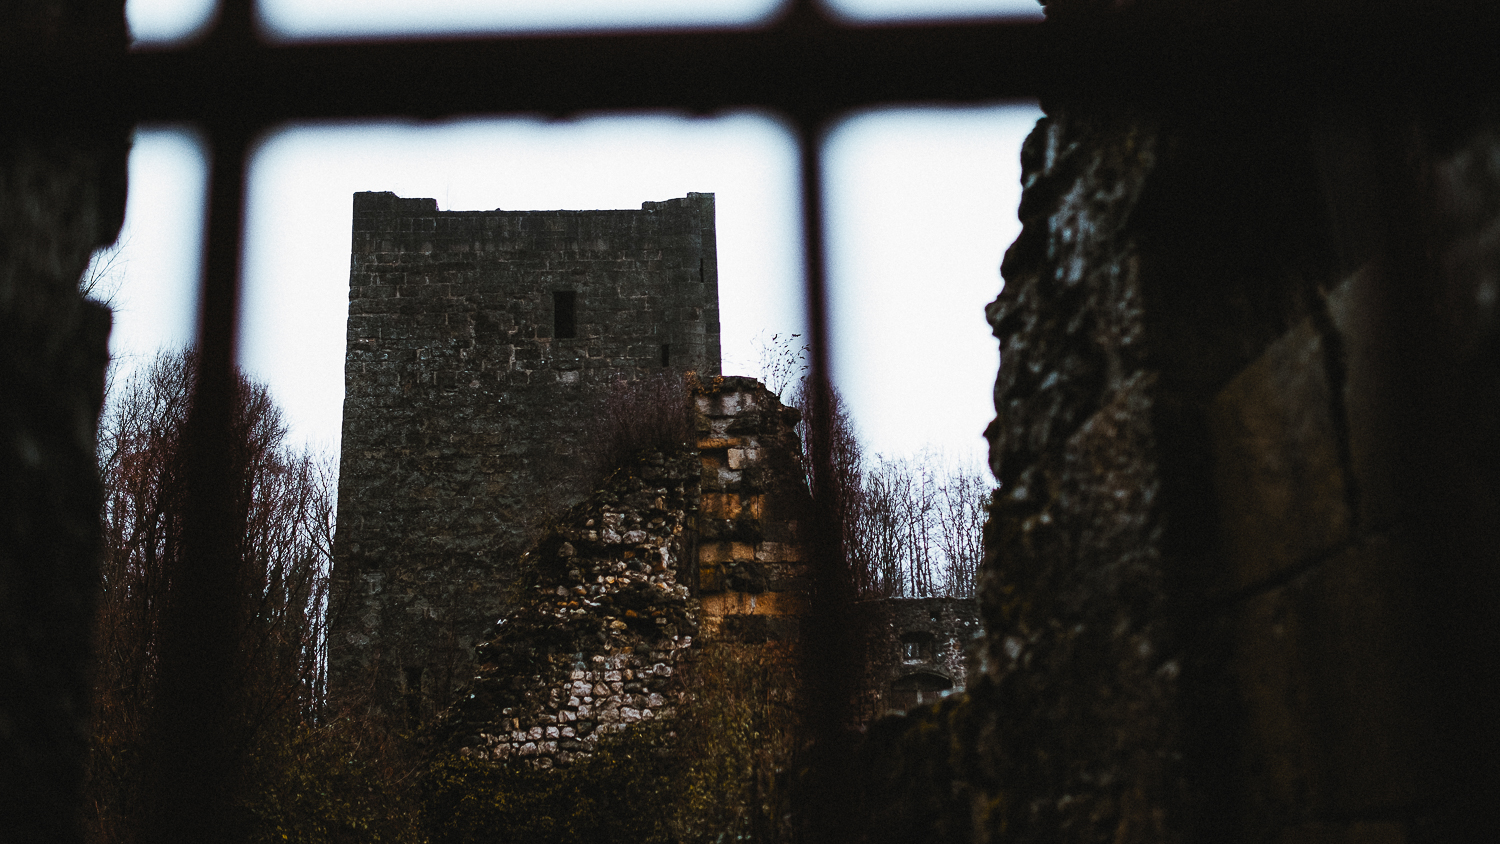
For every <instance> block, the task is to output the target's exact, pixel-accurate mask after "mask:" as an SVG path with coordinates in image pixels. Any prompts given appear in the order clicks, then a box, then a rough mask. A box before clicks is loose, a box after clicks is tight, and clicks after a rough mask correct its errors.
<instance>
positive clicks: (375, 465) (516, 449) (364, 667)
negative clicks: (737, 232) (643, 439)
mask: <svg viewBox="0 0 1500 844" xmlns="http://www.w3.org/2000/svg"><path fill="white" fill-rule="evenodd" d="M349 290H350V302H349V325H348V354H347V358H346V363H345V385H346V394H345V399H344V427H343V453H342V459H341V464H340V476H339V513H338V525H339V531H338V537H337V541H336V543H335V551H334V557H335V562H334V595H333V605H332V608H331V609H332V619H333V620H332V622H331V624H332V633H331V636H330V641H329V666H330V678H331V683H332V685H333V688H334V691H335V694H336V695H340V696H347V695H350V694H358V695H361V696H363V697H364V698H366V699H368V700H369V701H370V702H371V703H372V704H374V705H375V706H376V707H377V708H386V709H389V708H391V707H394V706H396V703H397V702H398V701H401V702H402V703H401V704H400V706H401V707H405V701H408V700H410V696H411V695H413V694H415V695H417V696H418V697H419V698H420V699H421V700H422V701H423V703H422V705H421V706H420V707H419V709H420V713H422V714H426V713H430V712H431V711H433V707H434V706H436V705H439V704H441V703H442V702H444V701H446V700H447V698H448V695H449V693H450V690H451V689H452V688H453V687H454V686H455V685H456V684H457V683H458V682H461V681H462V680H463V679H464V678H465V677H466V676H468V674H469V673H470V671H469V668H468V666H469V665H470V663H471V662H472V659H473V646H474V644H475V642H476V641H477V639H478V638H479V637H480V636H481V635H482V634H483V632H484V630H485V629H487V627H488V626H489V625H490V624H493V623H494V621H495V620H496V619H497V618H500V617H501V616H503V615H504V614H505V612H506V610H507V607H508V605H507V598H506V596H507V595H508V594H509V586H510V585H511V583H512V580H513V577H514V569H515V565H514V561H515V560H516V559H517V558H518V557H519V556H520V554H521V552H522V551H523V550H524V549H525V547H526V543H527V541H528V540H529V539H530V538H532V537H533V535H534V532H535V529H536V525H537V524H538V523H539V521H540V520H541V519H542V518H543V517H544V516H545V515H546V514H549V513H554V512H557V511H559V510H562V509H565V508H566V507H568V506H570V505H573V504H575V503H577V502H578V501H579V500H581V498H582V496H583V493H584V492H585V491H586V489H585V486H584V485H585V484H586V483H587V477H588V476H589V475H590V473H591V472H594V471H597V469H598V468H599V467H594V466H591V465H590V459H589V448H588V443H589V442H590V441H591V439H592V437H593V436H594V434H593V430H594V428H595V427H596V423H597V420H598V418H599V416H600V414H601V413H604V412H606V411H605V410H604V409H603V408H602V407H601V406H600V404H601V401H602V396H603V392H604V388H605V387H606V386H607V385H608V384H610V383H613V382H615V381H618V380H621V379H628V378H634V377H638V376H641V375H644V374H648V373H651V372H658V371H662V370H663V369H667V370H676V371H688V370H692V371H697V372H703V373H707V374H714V373H717V372H718V370H719V328H718V324H719V323H718V292H717V291H718V287H717V255H716V249H715V241H714V204H713V195H712V194H689V195H688V196H687V197H685V198H682V199H674V200H668V201H664V202H647V203H644V204H643V206H642V208H641V210H639V211H630V210H619V211H439V210H438V208H437V203H436V202H435V201H434V200H432V199H406V198H402V197H398V196H396V195H394V194H391V193H359V194H355V197H354V216H353V240H352V257H351V266H350V277H349Z"/></svg>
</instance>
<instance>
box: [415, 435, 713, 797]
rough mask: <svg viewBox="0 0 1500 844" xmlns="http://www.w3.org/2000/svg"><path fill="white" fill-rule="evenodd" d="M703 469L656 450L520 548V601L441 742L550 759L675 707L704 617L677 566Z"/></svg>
mask: <svg viewBox="0 0 1500 844" xmlns="http://www.w3.org/2000/svg"><path fill="white" fill-rule="evenodd" d="M699 473H700V466H699V462H698V458H697V455H696V454H695V453H692V452H686V453H678V454H671V455H663V454H660V453H657V454H653V455H650V456H648V457H646V458H644V459H643V460H641V461H640V462H639V463H638V464H636V465H634V466H630V467H627V468H622V469H620V470H619V471H617V472H615V473H614V474H613V475H612V476H610V478H609V479H608V480H606V481H605V483H604V485H603V487H602V489H600V490H599V491H597V492H595V493H594V494H593V495H592V496H591V497H590V498H589V500H588V501H586V502H584V503H583V504H580V505H578V506H577V507H574V508H572V509H571V510H569V511H568V512H567V513H566V514H564V515H563V516H562V517H561V518H559V519H557V520H556V522H555V525H556V526H555V527H554V528H553V529H552V530H550V531H549V532H548V533H547V535H546V537H545V538H543V539H542V540H541V541H540V542H539V543H538V544H537V545H536V546H534V547H533V548H532V550H531V551H529V552H528V553H527V554H526V555H525V556H524V557H523V558H522V560H521V577H520V585H519V587H518V594H517V595H516V597H515V599H514V602H513V606H514V607H515V609H514V610H513V611H512V612H511V613H509V614H507V616H506V617H505V618H504V619H501V620H500V622H499V623H498V624H497V625H496V626H495V627H494V628H493V630H492V632H491V635H490V636H489V637H488V638H487V640H486V641H485V642H484V643H483V644H481V645H480V646H479V647H478V648H477V649H476V650H477V653H478V657H479V662H478V671H477V673H476V675H475V676H474V678H473V680H472V681H471V682H470V683H469V684H467V685H466V686H465V687H464V688H463V689H462V691H461V694H460V699H459V701H458V702H457V703H456V704H455V705H454V706H453V707H452V708H451V709H450V710H449V711H448V712H447V713H446V714H445V715H444V718H443V719H442V721H441V722H440V723H439V725H438V726H437V727H436V728H435V734H436V735H438V736H439V737H440V738H439V741H440V744H441V745H442V746H444V747H445V748H447V749H450V750H458V751H459V752H460V753H463V754H465V755H473V756H477V757H479V758H482V759H490V760H495V761H501V760H506V759H510V758H512V757H518V758H521V759H524V760H526V761H528V762H530V763H531V764H533V765H536V766H538V767H543V768H547V767H552V766H554V765H566V764H569V763H570V762H572V761H573V760H574V759H575V758H576V757H577V756H578V755H579V754H586V753H588V752H589V750H590V748H592V747H593V746H594V744H595V743H597V742H598V740H599V739H600V737H601V736H603V735H605V734H607V733H609V732H611V731H619V730H623V729H625V728H626V727H627V726H628V725H630V724H632V723H636V722H639V721H650V720H652V719H654V718H661V717H666V716H670V715H671V714H672V706H673V704H674V703H675V701H676V698H677V695H678V691H677V687H678V682H677V674H678V670H679V667H680V663H681V661H682V657H683V652H684V651H685V650H686V649H687V648H689V647H690V646H691V645H692V644H693V637H694V636H695V635H696V633H697V627H698V617H697V606H696V603H697V602H696V601H695V600H693V599H692V597H691V595H690V590H689V587H688V585H687V584H685V583H683V582H681V581H680V580H679V579H678V571H679V564H680V563H681V561H682V560H683V559H684V557H685V556H686V555H688V554H689V552H690V550H691V549H690V543H691V541H692V533H691V526H692V523H693V520H694V517H695V516H696V513H697V510H698V499H699V487H698V479H699ZM688 570H689V571H691V568H690V567H689V569H688Z"/></svg>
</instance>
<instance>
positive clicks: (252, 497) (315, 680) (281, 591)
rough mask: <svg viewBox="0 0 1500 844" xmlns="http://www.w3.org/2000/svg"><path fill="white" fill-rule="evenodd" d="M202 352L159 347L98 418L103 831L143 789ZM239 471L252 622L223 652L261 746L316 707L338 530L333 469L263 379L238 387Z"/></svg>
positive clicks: (241, 726) (121, 819) (96, 743)
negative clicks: (293, 435) (187, 428)
mask: <svg viewBox="0 0 1500 844" xmlns="http://www.w3.org/2000/svg"><path fill="white" fill-rule="evenodd" d="M196 366H197V361H196V357H195V355H194V354H193V353H192V352H176V353H169V352H162V353H159V354H158V355H157V357H156V359H155V360H154V361H153V362H152V363H151V364H150V365H149V366H147V367H145V368H144V369H143V370H142V371H140V372H138V373H136V374H135V375H134V376H133V377H131V378H130V379H128V380H127V381H126V382H125V384H124V385H123V386H122V387H120V388H119V389H117V390H116V391H115V394H114V395H111V396H109V398H108V402H107V406H106V411H105V415H104V418H103V420H102V423H101V425H100V434H99V461H100V470H101V474H102V476H103V480H104V486H105V500H104V505H103V522H104V530H105V551H104V559H103V561H102V574H103V576H102V579H101V584H100V586H101V590H102V594H101V596H100V602H99V614H98V621H97V626H96V630H95V655H96V657H95V659H96V665H95V673H94V700H95V710H94V713H93V732H92V742H91V747H90V760H89V771H88V789H89V793H90V797H91V800H92V803H93V806H94V812H93V816H92V817H90V818H89V819H88V821H89V824H88V825H89V831H90V837H91V838H92V839H93V840H94V841H99V842H105V841H120V840H129V838H130V837H131V833H130V828H131V826H132V818H133V817H134V815H135V813H136V812H138V811H139V808H140V805H141V804H140V802H139V801H140V799H141V797H142V795H140V794H138V793H137V792H136V790H135V789H136V782H137V781H138V780H139V779H140V778H141V774H142V771H143V767H142V766H143V765H148V764H150V761H149V758H150V748H149V747H147V746H145V736H146V735H147V732H146V719H147V714H148V713H149V712H150V711H151V706H152V697H153V694H154V691H155V689H156V679H157V674H156V672H157V666H158V660H159V647H160V642H161V625H162V619H163V611H164V608H165V607H166V605H167V603H168V602H169V601H171V600H172V594H173V587H172V582H171V574H170V573H171V572H172V571H174V570H176V568H177V567H176V565H175V562H176V561H177V560H179V559H180V558H181V555H182V554H183V553H184V552H183V543H182V528H183V513H184V511H185V504H186V502H185V501H184V489H185V484H184V476H185V471H186V466H185V458H184V453H183V426H184V423H185V422H186V419H187V416H188V411H189V402H190V395H191V386H192V384H193V381H194V378H195V368H196ZM234 427H235V430H236V445H235V450H236V452H237V453H236V455H235V460H234V461H233V464H234V465H235V466H236V467H238V468H237V470H236V477H232V478H226V479H225V482H226V483H232V484H235V485H236V486H237V488H238V490H239V493H240V494H239V496H238V497H239V499H240V501H241V506H242V507H243V508H244V510H245V515H246V519H245V524H246V525H247V527H246V530H245V535H244V537H243V538H242V540H241V543H240V549H241V558H242V566H241V569H240V579H241V584H242V589H243V596H244V600H243V601H242V603H241V606H242V608H243V610H242V611H243V614H244V618H242V619H241V624H240V628H241V629H242V630H244V631H245V635H244V636H243V638H242V644H241V647H240V650H239V652H238V653H233V654H225V655H224V658H225V659H226V660H230V661H231V663H232V665H233V666H234V670H236V671H238V672H241V673H242V675H243V676H244V677H245V679H246V684H245V686H244V687H245V688H246V689H247V691H248V694H246V695H245V696H244V700H242V701H236V702H235V703H236V710H237V713H238V724H237V726H236V729H237V730H238V734H239V736H240V742H241V743H242V745H244V746H245V747H247V748H248V747H249V746H251V745H254V744H255V743H256V742H257V741H258V740H259V739H260V738H261V736H262V735H263V734H264V732H265V731H266V730H267V729H268V727H269V725H271V724H272V723H273V722H275V721H277V720H278V719H288V718H289V719H302V720H305V719H307V718H309V717H311V715H312V712H313V710H314V708H315V707H316V706H317V705H318V703H319V701H320V698H321V694H322V685H323V674H324V659H323V634H324V631H323V628H322V623H323V622H322V619H323V617H324V612H323V610H324V603H325V601H326V599H327V575H328V561H329V549H330V547H331V539H332V531H333V513H334V509H333V494H332V493H333V484H332V473H331V471H330V468H329V467H328V466H327V465H326V463H325V462H320V461H319V460H318V459H316V458H315V457H314V456H313V455H311V454H309V453H305V452H300V451H298V450H295V449H292V448H290V447H288V446H287V445H286V443H285V439H286V427H285V425H284V424H283V422H282V418H281V414H280V411H279V410H278V409H277V408H276V406H275V404H274V403H273V402H272V400H271V397H270V394H269V392H268V391H267V390H266V388H265V387H264V386H261V385H258V384H254V383H252V382H250V381H249V380H248V379H245V378H244V377H241V378H240V379H239V381H238V384H237V385H236V408H235V420H234Z"/></svg>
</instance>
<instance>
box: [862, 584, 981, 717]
mask: <svg viewBox="0 0 1500 844" xmlns="http://www.w3.org/2000/svg"><path fill="white" fill-rule="evenodd" d="M854 615H855V617H856V618H858V619H859V620H860V624H861V625H862V626H863V629H864V631H865V635H864V637H863V639H864V641H863V645H864V665H863V668H864V677H863V679H862V680H861V682H860V688H861V697H860V700H859V703H858V705H857V707H856V711H857V713H858V714H857V717H858V718H859V719H860V721H861V723H869V722H871V721H874V720H875V719H877V718H879V717H881V716H883V715H887V714H890V713H892V712H902V711H905V710H907V709H910V708H914V707H916V706H920V705H926V704H930V703H934V702H936V701H937V700H938V699H939V698H940V697H941V696H943V695H946V694H950V693H951V694H957V693H960V692H962V691H963V690H964V689H965V688H966V687H967V685H968V677H969V674H970V673H971V671H973V670H976V669H977V667H978V666H977V665H976V664H975V660H976V658H977V656H978V654H977V650H978V648H979V646H980V645H981V644H982V640H981V638H980V636H981V626H980V622H979V602H978V601H976V600H975V599H973V598H883V599H879V600H869V601H862V602H860V603H859V605H858V606H857V607H856V608H855V612H854Z"/></svg>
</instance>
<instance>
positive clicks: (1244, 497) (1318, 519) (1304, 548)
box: [1209, 320, 1353, 590]
mask: <svg viewBox="0 0 1500 844" xmlns="http://www.w3.org/2000/svg"><path fill="white" fill-rule="evenodd" d="M1209 427H1210V430H1211V434H1212V437H1213V451H1214V460H1215V466H1214V483H1215V487H1216V489H1217V492H1218V496H1219V502H1220V503H1219V513H1220V519H1221V524H1222V528H1223V537H1224V547H1225V553H1226V556H1227V557H1228V559H1229V561H1230V566H1231V571H1230V572H1229V573H1228V577H1227V578H1226V582H1225V583H1224V584H1223V587H1224V588H1226V589H1231V590H1232V589H1239V588H1244V587H1246V586H1248V585H1251V584H1255V583H1258V582H1262V581H1264V580H1266V579H1267V578H1270V577H1273V576H1275V575H1276V574H1278V573H1280V572H1282V571H1284V570H1286V569H1287V568H1289V567H1292V566H1296V565H1298V564H1301V563H1305V562H1308V561H1310V560H1313V559H1315V558H1317V557H1319V556H1321V555H1324V554H1327V553H1329V552H1330V551H1332V550H1334V549H1335V548H1337V547H1338V546H1339V545H1341V544H1342V543H1344V542H1346V541H1347V540H1348V539H1349V537H1350V535H1351V533H1352V527H1353V524H1352V515H1353V514H1352V513H1351V512H1350V509H1349V502H1348V481H1347V479H1346V478H1345V475H1344V463H1343V459H1342V454H1341V447H1340V444H1339V434H1338V430H1337V427H1336V423H1335V418H1334V416H1333V395H1332V393H1331V391H1330V389H1329V385H1328V377H1327V360H1326V357H1325V348H1324V342H1323V338H1322V336H1321V335H1320V334H1319V333H1318V331H1317V330H1316V328H1315V327H1314V326H1313V323H1312V322H1311V320H1304V321H1302V322H1301V323H1299V324H1297V325H1296V326H1295V327H1293V328H1292V329H1291V330H1290V331H1288V332H1287V333H1286V334H1285V335H1283V336H1282V337H1281V338H1280V339H1278V340H1277V341H1276V342H1275V343H1273V344H1271V346H1270V347H1269V348H1267V349H1266V351H1265V352H1264V353H1263V354H1262V355H1261V356H1260V357H1259V358H1258V359H1257V360H1256V361H1255V362H1254V363H1252V364H1250V365H1249V366H1248V367H1246V368H1245V369H1244V370H1242V371H1241V372H1240V373H1239V375H1237V376H1235V377H1234V379H1233V380H1231V381H1230V382H1229V383H1228V384H1227V385H1226V386H1225V387H1224V388H1223V389H1222V390H1221V391H1220V392H1219V394H1218V395H1217V396H1215V397H1214V400H1213V403H1212V406H1211V407H1210V410H1209Z"/></svg>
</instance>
